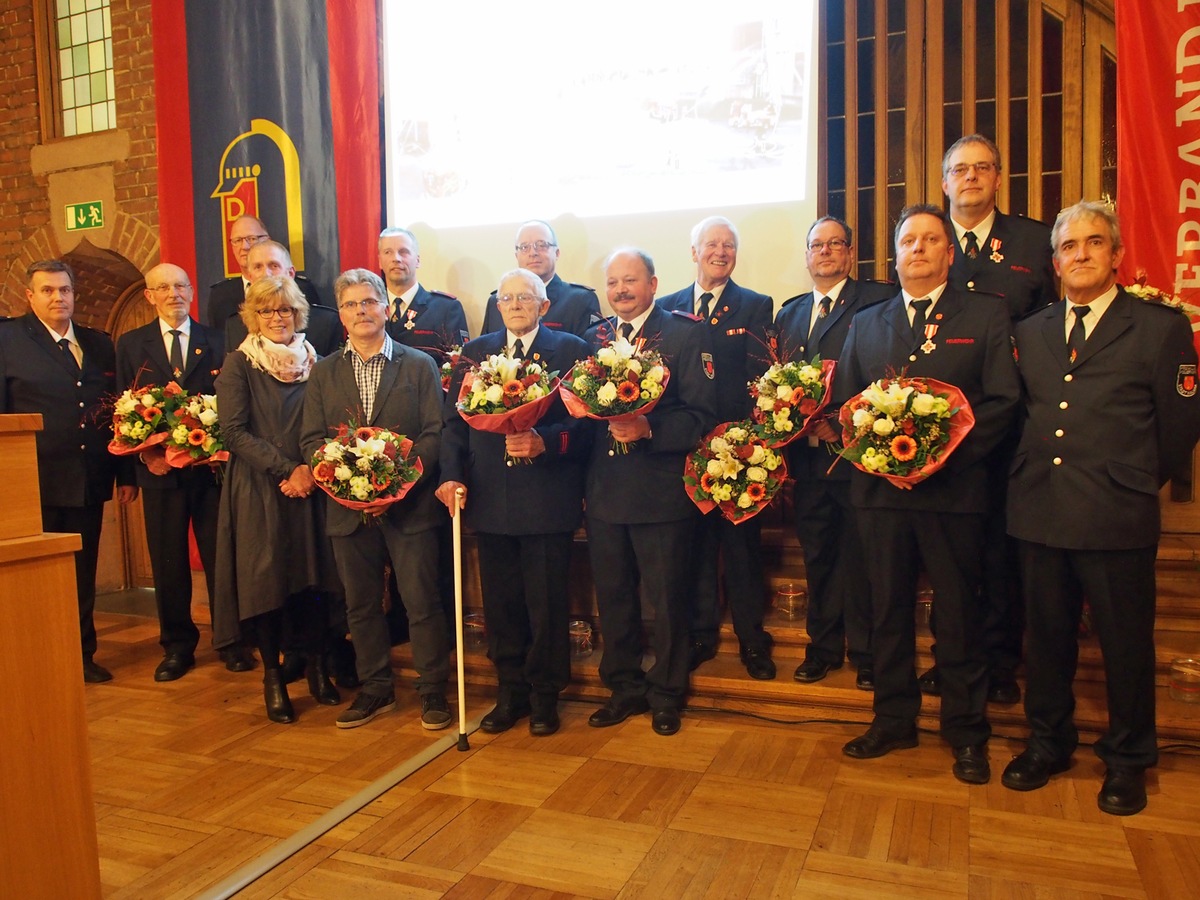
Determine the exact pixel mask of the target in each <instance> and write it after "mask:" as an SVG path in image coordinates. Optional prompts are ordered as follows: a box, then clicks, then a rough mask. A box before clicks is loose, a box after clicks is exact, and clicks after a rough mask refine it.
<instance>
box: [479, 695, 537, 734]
mask: <svg viewBox="0 0 1200 900" xmlns="http://www.w3.org/2000/svg"><path fill="white" fill-rule="evenodd" d="M529 711H530V710H529V701H506V702H500V703H497V704H496V705H495V706H494V707H492V711H491V712H489V713H488V714H487V715H486V716H484V717H483V718H482V719H480V720H479V730H480V731H482V732H483V733H484V734H503V733H504V732H506V731H508V729H510V728H512V727H513V726H514V725H516V724H517V722H518V721H519V720H521V719H523V718H525V717H526V716H527V715H529Z"/></svg>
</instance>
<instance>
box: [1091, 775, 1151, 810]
mask: <svg viewBox="0 0 1200 900" xmlns="http://www.w3.org/2000/svg"><path fill="white" fill-rule="evenodd" d="M1096 805H1097V806H1099V807H1100V811H1101V812H1106V813H1108V814H1109V815H1110V816H1132V815H1134V814H1135V813H1140V812H1141V811H1142V810H1143V809H1145V808H1146V773H1145V772H1143V771H1142V770H1141V769H1121V768H1111V769H1109V770H1108V772H1107V773H1106V774H1105V776H1104V786H1103V787H1102V788H1100V793H1099V794H1097V795H1096Z"/></svg>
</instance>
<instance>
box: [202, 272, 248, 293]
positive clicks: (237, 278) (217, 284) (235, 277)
mask: <svg viewBox="0 0 1200 900" xmlns="http://www.w3.org/2000/svg"><path fill="white" fill-rule="evenodd" d="M241 280H242V276H241V275H232V276H230V277H229V278H222V279H221V280H220V281H214V282H213V283H212V284H210V285H209V286H208V288H209V290H212V289H213V288H215V287H220V286H221V285H223V284H224V283H225V282H227V281H241Z"/></svg>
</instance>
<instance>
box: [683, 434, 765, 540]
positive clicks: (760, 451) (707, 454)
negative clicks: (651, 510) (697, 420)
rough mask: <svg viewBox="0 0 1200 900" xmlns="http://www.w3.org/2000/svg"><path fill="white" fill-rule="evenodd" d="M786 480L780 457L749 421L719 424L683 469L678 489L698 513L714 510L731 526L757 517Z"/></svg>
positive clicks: (703, 440) (702, 441)
mask: <svg viewBox="0 0 1200 900" xmlns="http://www.w3.org/2000/svg"><path fill="white" fill-rule="evenodd" d="M786 479H787V465H786V464H785V463H784V461H783V455H782V454H781V453H779V452H777V450H775V449H772V448H771V446H770V445H769V444H768V443H767V441H766V440H764V439H763V438H762V437H760V436H759V435H758V434H757V433H756V430H755V428H754V427H753V425H752V424H751V423H750V422H748V421H743V422H726V423H725V424H724V425H718V426H717V427H716V428H715V429H713V430H712V431H710V432H709V433H708V434H707V435H705V436H704V438H703V439H702V440H701V441H700V444H699V446H698V447H697V448H696V449H695V450H694V451H693V452H692V455H691V456H689V457H688V460H687V462H686V463H684V468H683V485H684V490H686V491H687V493H688V496H689V497H691V498H692V502H693V503H695V504H696V506H698V507H699V508H700V510H701V512H704V513H708V512H709V511H710V510H712V509H713V508H714V507H716V508H717V509H719V510H720V511H721V515H723V516H724V517H725V518H726V519H728V520H729V521H730V522H733V523H734V524H735V525H736V524H738V523H739V522H745V521H746V520H747V519H750V518H753V517H754V516H756V515H758V514H759V513H760V512H762V511H763V510H764V509H766V508H767V505H768V504H769V503H770V502H771V500H772V499H773V498H774V496H775V495H776V494H777V493H779V489H780V488H781V487H783V482H784V481H785V480H786Z"/></svg>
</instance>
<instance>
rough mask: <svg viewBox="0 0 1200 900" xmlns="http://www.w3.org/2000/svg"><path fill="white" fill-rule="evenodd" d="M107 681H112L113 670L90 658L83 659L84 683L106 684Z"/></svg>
mask: <svg viewBox="0 0 1200 900" xmlns="http://www.w3.org/2000/svg"><path fill="white" fill-rule="evenodd" d="M106 681H112V672H110V671H108V669H106V668H104V666H102V665H100V664H99V663H95V662H92V660H90V659H85V660H84V661H83V682H84V684H104V682H106Z"/></svg>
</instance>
